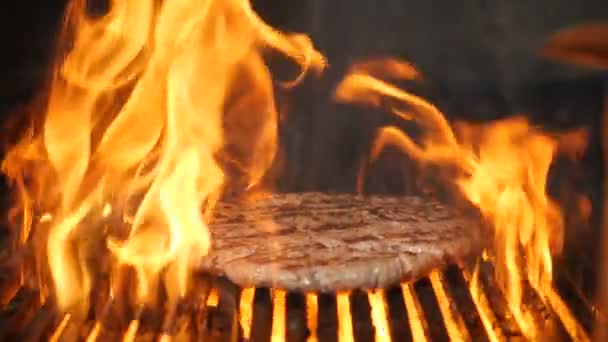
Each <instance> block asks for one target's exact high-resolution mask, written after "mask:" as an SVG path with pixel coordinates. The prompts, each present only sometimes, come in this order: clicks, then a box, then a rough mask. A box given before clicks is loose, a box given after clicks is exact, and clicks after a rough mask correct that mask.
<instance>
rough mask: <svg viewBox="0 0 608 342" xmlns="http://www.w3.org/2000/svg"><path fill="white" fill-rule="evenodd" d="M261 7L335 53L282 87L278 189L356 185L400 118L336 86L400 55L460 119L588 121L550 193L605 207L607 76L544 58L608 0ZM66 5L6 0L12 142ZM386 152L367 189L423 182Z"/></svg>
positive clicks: (5, 77) (334, 1)
mask: <svg viewBox="0 0 608 342" xmlns="http://www.w3.org/2000/svg"><path fill="white" fill-rule="evenodd" d="M169 1H170V0H169ZM193 1H195V0H193ZM254 5H255V7H256V8H257V9H258V11H259V13H260V14H261V15H262V17H263V18H265V19H266V20H267V21H269V22H270V23H271V24H272V25H274V26H277V27H279V28H281V29H283V30H287V31H300V32H306V33H308V34H309V35H311V37H312V39H313V41H314V42H315V44H316V46H317V47H318V48H319V49H320V50H321V52H323V53H324V54H325V55H326V57H327V58H328V60H329V63H330V67H329V69H328V70H327V71H326V73H325V74H324V75H323V76H322V77H321V78H320V79H314V80H313V79H309V80H307V81H306V82H304V84H302V85H301V86H300V87H299V88H297V89H296V90H294V91H290V92H284V91H278V93H277V97H278V101H279V102H280V105H281V106H287V108H288V110H287V115H286V120H285V121H284V122H283V123H282V125H281V127H280V134H281V142H282V148H283V150H282V153H281V154H280V156H279V163H278V165H279V168H278V169H279V175H280V177H278V180H277V184H276V185H277V188H278V190H282V191H303V190H321V191H348V192H352V191H355V184H356V178H357V172H358V169H359V165H360V162H361V157H362V156H364V155H366V154H367V153H368V150H369V146H370V143H371V140H372V137H373V135H374V132H375V131H376V129H377V128H378V127H380V126H381V125H384V124H387V123H393V124H396V123H397V122H396V121H395V120H394V118H392V117H391V116H390V115H389V114H387V113H383V112H374V111H372V110H370V109H362V108H354V107H351V106H343V105H342V106H341V105H336V104H334V103H332V102H331V92H332V90H333V88H334V87H335V85H336V82H337V81H338V80H339V79H340V78H341V77H342V76H343V75H344V72H345V70H346V68H347V67H348V65H350V63H352V62H353V61H355V60H358V59H361V58H365V57H373V56H379V55H391V56H395V57H400V58H404V59H407V60H409V61H411V62H413V63H414V64H415V65H416V66H417V67H418V68H419V69H420V70H421V71H422V72H423V74H424V75H425V79H424V82H423V83H422V84H419V85H416V86H414V87H413V91H414V92H418V93H420V94H423V95H424V96H425V97H427V98H429V99H431V100H432V101H433V102H434V103H435V104H437V105H438V106H439V107H440V108H441V109H442V110H443V111H445V113H446V115H448V117H449V118H450V119H466V120H474V121H485V120H491V119H496V118H501V117H504V116H507V115H511V114H513V113H525V114H526V115H527V116H528V117H529V118H530V119H531V120H533V122H535V123H538V124H541V125H543V126H545V127H547V129H554V128H560V129H563V128H572V127H579V126H585V127H587V128H589V129H590V130H591V132H592V142H591V146H590V148H589V150H588V152H587V154H586V155H585V157H584V160H583V163H582V164H581V165H577V166H573V165H569V164H568V163H563V167H562V168H561V169H559V168H558V169H557V170H552V176H551V179H550V186H552V190H550V191H551V192H552V194H553V195H554V196H555V197H556V198H560V199H562V200H563V202H568V201H567V199H568V194H569V193H570V192H571V191H577V192H582V193H586V194H588V195H589V196H590V198H591V199H592V204H593V207H594V209H595V208H601V205H600V204H601V197H602V193H601V188H602V187H601V175H602V166H601V158H600V148H599V143H598V142H599V139H598V137H599V131H598V128H599V126H600V125H599V122H600V121H599V119H600V112H601V108H602V97H603V94H604V93H605V92H606V82H605V79H606V77H605V76H604V75H602V74H600V73H597V72H592V71H589V70H584V69H578V68H573V67H569V66H565V65H560V64H556V63H552V62H548V61H544V60H543V59H542V58H541V57H540V56H539V54H538V52H537V51H538V49H539V47H540V46H541V45H542V43H543V41H544V40H545V39H547V38H548V37H549V35H550V34H551V33H552V32H554V31H555V30H557V29H559V28H563V27H566V26H570V25H574V24H577V23H585V22H590V21H598V20H608V1H605V0H584V1H583V0H578V1H571V0H570V1H565V0H536V1H530V0H496V1H489V0H460V1H446V0H423V1H413V0H301V1H296V0H294V1H287V0H257V1H254ZM64 6H65V1H64V0H38V1H34V0H21V1H16V0H11V1H4V2H2V10H1V11H0V39H2V45H1V48H0V71H1V74H0V75H1V76H0V114H2V118H3V124H4V126H5V127H8V128H5V130H4V131H3V132H2V134H3V139H2V140H3V142H6V141H11V140H12V139H13V138H14V137H15V136H17V135H18V133H19V127H20V126H19V125H13V124H12V123H13V122H14V121H19V120H18V119H20V118H23V117H25V113H26V110H25V109H24V108H25V106H26V105H27V104H29V103H31V102H32V101H33V100H34V99H35V95H36V94H39V93H40V90H41V87H42V85H43V82H44V80H45V77H46V75H47V71H48V64H49V61H50V56H51V54H52V51H53V46H54V40H55V38H56V35H57V30H58V27H59V23H60V20H61V17H62V12H63V8H64ZM278 69H280V68H278ZM280 74H281V72H280V71H279V72H278V75H280ZM8 123H11V124H10V125H9V124H8ZM383 158H385V159H386V160H388V163H384V164H385V166H384V167H383V168H382V169H376V170H375V171H374V174H373V177H370V180H369V182H368V184H367V186H366V189H367V191H370V192H390V193H408V192H413V191H415V190H413V189H415V188H416V185H415V183H416V182H415V178H416V175H414V174H412V173H414V172H415V171H416V168H415V166H413V163H411V162H409V161H408V160H407V158H404V157H403V156H400V155H398V154H396V153H393V154H391V153H387V155H385V156H384V157H383ZM413 183H414V185H412V184H413ZM563 184H567V186H563ZM564 189H565V190H564ZM566 204H567V203H566ZM593 213H594V215H593V217H592V220H593V222H595V223H592V224H591V227H592V228H591V229H587V230H583V229H578V228H577V227H575V228H574V229H570V231H571V232H572V231H573V232H574V233H571V234H575V235H574V238H571V239H569V241H568V243H570V244H574V245H578V246H575V247H578V248H575V249H576V250H579V251H580V250H582V251H583V252H581V253H579V254H580V255H579V256H578V257H577V259H573V260H581V259H580V258H581V257H585V258H586V257H589V258H590V259H591V260H593V259H594V256H593V254H594V253H593V252H590V251H593V250H595V249H594V248H593V246H591V247H589V246H588V245H587V244H589V243H590V242H593V241H598V239H597V234H599V222H600V221H599V218H600V217H599V215H600V212H599V210H594V211H593ZM581 263H582V264H585V263H590V264H596V263H593V261H589V262H584V261H583V262H579V264H581Z"/></svg>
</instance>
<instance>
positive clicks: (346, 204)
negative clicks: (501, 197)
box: [202, 193, 481, 291]
mask: <svg viewBox="0 0 608 342" xmlns="http://www.w3.org/2000/svg"><path fill="white" fill-rule="evenodd" d="M210 228H211V232H212V236H213V247H212V251H211V253H210V254H209V255H208V256H207V257H206V258H205V259H204V261H203V264H202V266H203V268H204V269H207V270H209V271H212V272H215V273H219V274H222V275H225V276H227V277H228V278H229V279H231V280H232V281H233V282H235V283H236V284H238V285H241V286H264V287H278V288H283V289H289V290H292V291H340V290H350V289H355V288H377V287H385V286H389V285H392V284H395V283H398V282H401V281H408V280H415V279H416V278H419V277H421V276H424V275H426V274H427V273H428V272H430V271H431V270H433V269H436V268H439V267H441V266H443V265H445V264H447V263H451V262H458V261H460V260H462V259H464V258H465V257H467V256H470V255H471V254H473V253H476V252H478V251H479V248H480V235H481V232H480V223H479V220H478V219H477V218H474V217H472V216H471V215H463V214H462V213H461V212H459V211H457V210H455V209H452V208H449V207H447V206H445V205H443V204H440V203H439V202H436V201H433V200H430V199H428V198H420V197H388V196H357V195H348V194H346V195H345V194H339V195H336V194H321V193H301V194H274V195H270V196H268V197H266V198H263V199H260V200H257V201H255V202H253V203H249V204H247V205H244V204H237V203H221V204H220V205H219V206H218V207H217V208H216V211H215V219H214V220H213V221H212V223H211V227H210Z"/></svg>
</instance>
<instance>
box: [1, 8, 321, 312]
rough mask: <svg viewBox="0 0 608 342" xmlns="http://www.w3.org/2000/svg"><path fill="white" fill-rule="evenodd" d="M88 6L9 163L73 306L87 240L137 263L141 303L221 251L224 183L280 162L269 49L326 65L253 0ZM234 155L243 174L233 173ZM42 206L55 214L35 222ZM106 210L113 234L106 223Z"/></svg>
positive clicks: (75, 12) (87, 271)
mask: <svg viewBox="0 0 608 342" xmlns="http://www.w3.org/2000/svg"><path fill="white" fill-rule="evenodd" d="M85 3H86V1H85V0H74V1H72V2H71V3H70V4H69V5H68V10H67V13H66V20H65V30H64V34H63V36H62V44H63V45H65V46H69V48H66V50H67V51H66V54H65V56H64V57H63V58H61V61H60V62H59V63H58V65H57V67H56V69H55V70H54V71H55V75H54V77H53V79H52V82H51V85H50V92H49V94H48V105H47V107H46V111H45V112H44V114H45V115H44V120H43V122H42V124H41V126H40V127H37V126H36V127H33V128H32V130H31V131H28V133H31V134H28V135H27V136H25V137H24V138H23V139H22V140H21V142H20V143H19V144H17V145H16V146H15V147H14V148H13V149H12V150H11V151H10V152H9V153H8V154H7V158H6V160H5V161H4V163H3V170H4V172H5V173H6V174H7V175H8V176H9V178H11V180H12V181H13V183H14V184H16V188H17V190H18V191H19V201H20V202H19V203H18V209H20V210H21V212H22V213H23V216H24V219H23V222H22V227H21V228H20V231H21V240H22V241H23V242H25V241H27V240H28V239H29V237H30V233H31V232H33V231H35V232H36V234H41V236H45V235H44V234H48V239H46V241H47V245H46V247H45V248H42V249H37V258H38V260H40V264H45V263H46V262H47V260H48V266H49V267H48V269H49V273H50V280H51V281H52V288H54V292H55V296H56V298H57V303H58V305H59V307H60V308H61V309H63V310H70V309H76V308H79V307H85V308H86V307H87V306H88V298H89V295H90V291H91V289H92V288H93V286H92V285H93V283H94V282H95V275H94V273H95V272H94V270H93V268H92V267H93V266H92V264H94V263H95V264H99V260H100V258H102V256H101V255H99V254H103V253H100V249H99V248H91V247H90V246H89V245H87V243H86V242H85V240H87V241H89V240H102V241H105V245H106V247H107V250H108V251H109V253H110V255H111V256H112V262H113V264H114V265H115V266H120V267H112V269H115V270H120V269H124V268H125V267H126V268H133V269H134V270H135V272H136V274H137V291H136V292H137V293H136V298H135V300H134V301H135V303H134V304H136V305H142V304H143V305H147V304H154V303H155V301H156V293H157V288H158V287H159V286H163V287H164V288H165V289H166V292H167V295H168V297H169V302H175V300H176V299H177V298H180V297H182V296H183V295H184V294H185V292H186V291H187V289H188V282H189V276H190V269H191V268H192V267H193V266H194V265H196V264H197V263H198V262H200V258H202V257H204V256H205V255H206V254H207V253H208V251H209V249H210V248H212V242H211V240H210V233H209V230H208V226H207V225H208V223H209V217H210V216H209V215H210V212H211V211H212V209H213V207H214V204H215V202H216V201H217V200H218V198H219V197H220V196H221V193H222V191H223V190H224V189H225V188H226V187H229V186H231V187H236V188H238V189H241V190H247V189H250V188H252V187H253V186H255V185H256V184H258V183H259V182H260V181H261V179H262V177H263V176H264V174H265V172H266V170H267V169H268V168H269V166H270V164H271V163H272V161H273V158H274V155H275V152H276V146H277V132H276V131H277V115H276V110H275V106H274V99H273V93H272V79H271V76H270V73H269V70H268V69H267V67H266V66H265V64H264V60H263V57H262V52H263V51H264V50H265V49H267V48H269V49H274V50H277V51H278V52H280V53H281V54H283V55H285V56H286V57H288V58H289V59H291V60H293V61H294V62H295V63H297V64H298V65H299V66H300V67H301V70H302V73H304V72H306V71H307V70H309V69H311V70H315V71H319V70H321V69H322V68H323V67H324V66H325V61H324V58H323V57H322V56H321V54H320V53H318V52H317V51H316V50H315V49H314V48H313V46H312V43H311V41H310V40H309V39H308V38H307V37H306V36H303V35H299V34H283V33H281V32H278V31H276V30H274V29H273V28H271V27H269V26H268V25H266V24H265V23H264V22H263V21H262V20H261V19H260V18H259V17H258V16H257V15H256V14H255V13H254V11H253V9H252V8H251V5H250V3H249V2H248V1H247V0H207V1H192V0H172V1H162V2H159V1H154V0H133V1H110V6H109V11H108V12H107V13H106V14H105V15H103V16H101V17H99V16H96V17H92V16H89V15H88V14H87V13H86V10H85V9H86V6H85ZM301 77H302V75H300V76H298V78H297V79H296V81H297V80H299V79H301ZM290 85H293V84H292V83H290ZM228 163H229V164H230V166H231V167H232V166H234V165H238V167H239V170H240V171H239V172H241V175H240V176H233V175H229V174H227V173H226V169H227V164H228ZM37 210H43V211H44V212H48V215H47V216H45V220H46V223H45V224H44V225H43V224H42V223H37V222H36V223H35V224H36V225H37V227H36V229H32V224H31V223H30V220H29V217H35V213H36V212H37ZM121 216H122V220H120V219H119V220H116V217H121ZM103 220H106V221H109V222H110V223H108V224H109V225H110V227H109V228H108V229H107V231H105V229H103V230H102V229H98V228H96V224H97V222H101V221H103ZM112 220H113V221H112ZM101 249H103V248H101ZM91 260H96V261H95V262H93V263H92V262H91ZM116 272H118V271H116ZM43 286H44V284H41V287H43Z"/></svg>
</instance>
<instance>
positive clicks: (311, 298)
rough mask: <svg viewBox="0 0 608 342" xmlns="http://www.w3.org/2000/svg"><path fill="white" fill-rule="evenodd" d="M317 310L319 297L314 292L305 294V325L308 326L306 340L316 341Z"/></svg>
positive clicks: (308, 341) (309, 341)
mask: <svg viewBox="0 0 608 342" xmlns="http://www.w3.org/2000/svg"><path fill="white" fill-rule="evenodd" d="M318 312H319V298H318V296H317V294H316V293H307V294H306V327H307V328H308V332H309V335H308V338H307V339H306V341H307V342H317V341H318V340H319V339H318V337H317V319H318Z"/></svg>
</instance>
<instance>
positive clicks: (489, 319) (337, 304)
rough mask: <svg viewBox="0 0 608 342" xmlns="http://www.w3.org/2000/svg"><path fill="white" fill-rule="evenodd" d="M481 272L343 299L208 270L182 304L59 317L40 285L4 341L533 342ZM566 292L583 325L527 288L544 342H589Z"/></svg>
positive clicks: (10, 310) (22, 292) (8, 322)
mask: <svg viewBox="0 0 608 342" xmlns="http://www.w3.org/2000/svg"><path fill="white" fill-rule="evenodd" d="M479 274H480V277H479V279H478V281H479V287H478V289H479V292H473V291H472V289H471V288H470V287H469V285H468V284H470V282H471V280H472V278H471V272H469V271H466V270H464V271H463V270H462V269H460V268H459V267H456V266H450V267H447V268H446V269H445V270H443V271H436V272H433V273H431V274H430V275H429V276H428V277H426V278H423V279H420V280H418V281H416V282H414V283H410V284H401V285H400V286H395V287H391V288H388V289H385V290H376V291H370V292H364V291H359V290H357V291H353V292H351V293H340V294H337V295H336V294H325V293H323V294H306V295H305V294H300V293H286V292H285V291H282V290H274V289H267V288H260V289H253V288H247V289H243V290H241V289H239V288H238V287H236V286H235V285H233V284H232V283H230V282H228V281H227V280H224V279H212V278H209V277H207V276H201V277H200V279H198V278H197V281H198V283H197V284H196V287H195V288H196V291H192V295H190V297H189V298H187V300H184V302H183V303H181V304H180V305H178V306H177V308H175V309H174V310H169V311H162V310H147V309H145V308H144V309H142V310H140V311H137V312H129V310H126V309H125V308H122V307H120V305H118V300H114V301H111V300H109V301H106V302H105V303H103V304H100V305H98V306H96V307H94V308H93V309H92V310H91V311H92V312H91V313H90V314H89V317H87V318H86V319H77V318H75V317H73V316H71V315H69V314H65V315H58V314H57V313H56V312H55V311H54V310H53V304H52V303H51V302H50V301H46V302H45V303H43V304H42V301H41V296H40V295H39V292H38V291H34V290H31V289H28V288H27V287H21V288H19V290H18V291H16V292H15V293H14V296H12V300H10V302H8V304H6V305H4V308H3V310H2V312H1V313H0V340H2V341H10V340H19V341H39V340H48V341H86V342H92V341H120V340H123V341H162V342H169V341H246V340H251V341H272V342H279V341H302V342H304V341H307V342H316V341H320V342H323V341H328V342H329V341H336V342H337V341H340V342H347V341H355V342H359V341H448V340H456V341H491V342H493V341H505V340H509V341H511V340H515V341H519V340H522V341H523V340H526V339H525V337H524V336H523V335H522V331H521V329H520V327H519V326H518V324H517V322H516V321H515V320H514V318H513V316H512V315H511V314H510V312H509V309H508V306H507V304H506V301H505V298H504V297H503V296H502V294H501V292H500V290H499V289H498V287H497V286H496V283H495V279H494V278H493V272H492V265H491V264H489V263H487V262H485V263H483V264H482V265H481V267H480V272H479ZM5 283H6V281H5ZM4 288H14V286H13V287H11V286H5V287H4ZM564 288H566V289H568V288H569V287H564ZM563 294H565V295H564V298H567V299H568V303H569V304H568V306H569V307H570V308H572V311H573V313H574V314H575V316H576V317H577V319H578V320H579V322H577V324H576V325H575V326H578V328H577V329H578V330H577V329H572V328H566V326H567V325H568V324H567V323H564V322H562V320H561V318H560V317H561V316H560V315H559V314H558V311H559V310H560V309H559V308H555V307H553V306H555V303H554V304H551V302H549V305H545V304H544V303H545V301H543V300H542V299H541V298H540V297H539V296H538V295H537V294H536V292H534V291H533V290H531V288H528V289H526V291H525V296H526V303H527V307H526V310H528V311H529V312H530V314H531V316H532V317H533V318H534V320H533V321H534V324H535V325H536V327H537V331H538V332H540V334H541V336H538V339H539V340H541V339H542V340H551V341H561V340H564V341H568V340H581V341H584V340H588V335H589V332H590V330H591V328H592V323H593V317H594V313H593V310H592V309H591V308H590V307H589V306H588V305H585V304H584V301H583V299H582V298H581V297H580V296H579V294H578V293H577V292H576V291H574V290H570V291H569V292H564V293H563ZM4 296H8V295H6V294H5V295H4ZM557 305H559V304H557ZM564 305H565V304H564Z"/></svg>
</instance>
